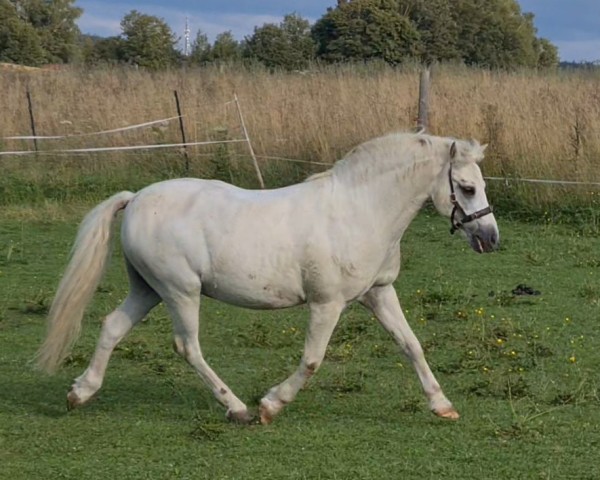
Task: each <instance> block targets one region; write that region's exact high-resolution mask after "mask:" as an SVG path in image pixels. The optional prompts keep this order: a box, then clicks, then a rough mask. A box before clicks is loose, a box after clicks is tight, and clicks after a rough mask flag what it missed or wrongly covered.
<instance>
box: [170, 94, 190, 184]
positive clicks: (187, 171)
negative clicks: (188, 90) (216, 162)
mask: <svg viewBox="0 0 600 480" xmlns="http://www.w3.org/2000/svg"><path fill="white" fill-rule="evenodd" d="M173 93H174V94H175V105H177V115H178V116H179V129H180V130H181V140H182V143H183V156H184V157H185V174H186V175H187V174H189V173H190V156H189V155H188V151H187V145H186V143H187V141H186V139H185V129H184V128H183V115H181V105H180V104H179V94H178V93H177V90H174V91H173Z"/></svg>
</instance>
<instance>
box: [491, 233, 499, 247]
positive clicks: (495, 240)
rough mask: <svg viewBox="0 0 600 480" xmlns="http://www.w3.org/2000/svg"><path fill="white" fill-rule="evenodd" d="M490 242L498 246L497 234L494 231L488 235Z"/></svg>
mask: <svg viewBox="0 0 600 480" xmlns="http://www.w3.org/2000/svg"><path fill="white" fill-rule="evenodd" d="M490 242H491V243H492V245H493V246H494V247H497V246H498V234H497V233H496V232H493V233H492V235H491V236H490Z"/></svg>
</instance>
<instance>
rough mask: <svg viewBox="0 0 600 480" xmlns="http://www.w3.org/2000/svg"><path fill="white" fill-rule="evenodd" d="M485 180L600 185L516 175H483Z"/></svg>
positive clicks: (598, 184) (597, 183)
mask: <svg viewBox="0 0 600 480" xmlns="http://www.w3.org/2000/svg"><path fill="white" fill-rule="evenodd" d="M484 178H485V179H486V180H498V181H502V182H505V183H507V184H508V183H510V182H522V183H541V184H546V185H578V186H594V187H600V182H578V181H575V180H546V179H542V178H518V177H484Z"/></svg>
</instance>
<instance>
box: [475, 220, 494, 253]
mask: <svg viewBox="0 0 600 480" xmlns="http://www.w3.org/2000/svg"><path fill="white" fill-rule="evenodd" d="M469 243H470V244H471V248H473V250H475V251H476V252H477V253H489V252H493V251H494V250H497V249H498V247H499V246H500V234H499V233H498V229H497V228H495V227H493V226H489V227H483V228H480V229H478V230H477V231H475V232H473V233H471V234H470V235H469Z"/></svg>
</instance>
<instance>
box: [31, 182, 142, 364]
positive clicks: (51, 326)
mask: <svg viewBox="0 0 600 480" xmlns="http://www.w3.org/2000/svg"><path fill="white" fill-rule="evenodd" d="M133 196H134V194H133V193H131V192H120V193H117V194H116V195H113V196H112V197H110V198H109V199H108V200H105V201H104V202H102V203H101V204H99V205H97V206H96V207H95V208H94V209H93V210H91V211H90V212H89V213H88V214H87V215H86V216H85V218H84V219H83V222H81V225H80V226H79V230H78V232H77V238H76V239H75V244H74V245H73V249H72V250H71V260H70V261H69V264H68V266H67V269H66V270H65V273H64V274H63V277H62V280H61V281H60V284H59V286H58V290H57V292H56V296H55V297H54V300H53V302H52V305H51V306H50V312H49V313H48V332H47V334H46V339H45V340H44V343H43V344H42V346H41V347H40V349H39V351H38V352H37V355H36V358H35V362H36V364H37V366H38V367H39V368H40V369H42V370H44V371H46V372H48V373H54V372H55V371H56V370H57V369H58V367H59V366H60V364H61V363H62V362H63V360H64V359H65V358H66V357H67V356H68V355H69V352H70V351H71V347H72V346H73V343H74V342H75V340H77V337H78V336H79V332H80V330H81V321H82V318H83V313H84V311H85V308H86V306H87V305H88V303H89V302H90V300H91V299H92V296H93V294H94V292H95V291H96V288H97V287H98V284H99V283H100V280H101V279H102V275H103V274H104V270H105V268H106V264H107V263H108V259H109V256H110V250H111V248H110V247H111V237H112V233H113V230H114V226H113V224H114V222H113V220H114V218H115V215H116V214H117V212H118V211H119V210H122V209H124V208H125V207H126V206H127V204H128V203H129V202H130V200H131V199H132V198H133Z"/></svg>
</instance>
